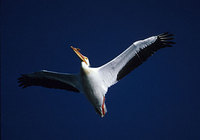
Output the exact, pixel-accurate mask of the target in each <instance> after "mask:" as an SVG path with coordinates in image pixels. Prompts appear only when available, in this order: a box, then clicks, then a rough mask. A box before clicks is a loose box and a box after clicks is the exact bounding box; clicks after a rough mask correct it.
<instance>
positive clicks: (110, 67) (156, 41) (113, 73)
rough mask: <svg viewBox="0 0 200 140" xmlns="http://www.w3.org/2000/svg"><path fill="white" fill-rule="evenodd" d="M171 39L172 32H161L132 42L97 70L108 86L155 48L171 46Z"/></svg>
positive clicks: (154, 50) (150, 53)
mask: <svg viewBox="0 0 200 140" xmlns="http://www.w3.org/2000/svg"><path fill="white" fill-rule="evenodd" d="M172 39H173V35H172V34H169V33H163V34H160V35H158V36H152V37H149V38H147V39H144V40H140V41H136V42H134V43H133V44H132V45H131V46H130V47H129V48H127V49H126V50H125V51H124V52H122V53H121V54H120V55H119V56H117V57H116V58H114V59H113V60H112V61H110V62H108V63H106V64H105V65H103V66H101V67H99V72H100V74H101V76H102V79H103V81H104V83H105V84H106V85H107V86H108V87H110V86H112V85H113V84H115V83H116V82H117V81H119V80H120V79H122V78H123V77H124V76H126V75H127V74H128V73H130V72H131V71H132V70H134V69H135V68H137V67H138V66H139V65H140V64H142V63H143V62H144V61H145V60H147V58H148V57H150V56H151V55H152V54H154V53H155V52H156V51H157V50H159V49H161V48H165V47H171V45H172V44H174V42H172V41H171V40H172Z"/></svg>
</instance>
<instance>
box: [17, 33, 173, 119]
mask: <svg viewBox="0 0 200 140" xmlns="http://www.w3.org/2000/svg"><path fill="white" fill-rule="evenodd" d="M172 40H173V34H169V33H163V34H160V35H157V36H152V37H149V38H147V39H144V40H140V41H136V42H134V43H133V44H132V45H131V46H130V47H128V48H127V49H126V50H125V51H124V52H122V53H121V54H120V55H118V56H117V57H116V58H114V59H113V60H111V61H110V62H108V63H106V64H104V65H102V66H100V67H90V62H89V59H88V58H87V57H86V56H84V55H83V54H81V53H80V49H78V48H75V47H73V46H71V48H72V49H73V51H74V52H75V53H76V54H77V56H78V57H79V58H80V60H81V69H80V73H78V74H69V73H58V72H52V71H47V70H42V71H39V72H34V73H31V74H22V75H21V77H20V78H18V82H19V86H21V87H23V88H26V87H29V86H43V87H46V88H55V89H64V90H69V91H73V92H80V93H84V94H85V96H86V97H87V99H88V100H89V101H90V103H91V104H92V105H93V107H94V109H95V110H96V112H97V113H98V114H99V115H100V116H101V117H104V115H105V114H106V112H107V109H106V104H105V95H106V93H107V91H108V88H109V87H111V86H112V85H114V84H116V83H117V82H118V81H119V80H121V79H122V78H123V77H124V76H126V75H127V74H129V73H130V72H131V71H132V70H134V69H135V68H137V67H138V66H139V65H140V64H142V63H143V62H144V61H145V60H147V58H148V57H150V56H151V55H152V54H154V52H156V51H157V50H159V49H161V48H165V47H172V44H174V42H173V41H172Z"/></svg>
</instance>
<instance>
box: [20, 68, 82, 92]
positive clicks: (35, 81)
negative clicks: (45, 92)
mask: <svg viewBox="0 0 200 140" xmlns="http://www.w3.org/2000/svg"><path fill="white" fill-rule="evenodd" d="M18 82H19V86H21V87H23V88H26V87H28V86H43V87H47V88H55V89H65V90H69V91H74V92H80V91H81V88H82V87H81V84H80V77H79V75H73V74H67V73H57V72H51V71H46V70H42V71H40V72H34V73H31V74H22V76H21V77H20V78H18Z"/></svg>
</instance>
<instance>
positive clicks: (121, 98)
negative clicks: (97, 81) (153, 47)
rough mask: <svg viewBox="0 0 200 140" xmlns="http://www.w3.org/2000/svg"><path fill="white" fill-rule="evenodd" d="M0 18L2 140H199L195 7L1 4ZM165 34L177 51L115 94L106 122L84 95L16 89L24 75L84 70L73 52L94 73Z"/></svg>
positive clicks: (109, 97) (16, 0) (155, 59)
mask: <svg viewBox="0 0 200 140" xmlns="http://www.w3.org/2000/svg"><path fill="white" fill-rule="evenodd" d="M1 15H2V16H1V22H2V27H1V31H2V32H1V128H2V130H1V132H2V135H1V137H2V140H46V139H48V140H80V139H86V140H94V139H95V140H110V139H114V140H121V139H126V140H129V139H131V140H199V139H200V133H199V132H200V101H199V100H200V90H199V83H200V80H199V79H200V74H199V71H200V63H199V60H200V59H199V51H200V39H199V35H200V2H199V1H198V0H166V1H162V0H123V1H122V0H113V1H100V0H99V1H95V0H93V1H92V0H91V1H88V0H82V1H81V0H70V1H69V0H57V1H55V0H2V1H1ZM166 31H169V32H171V33H173V34H174V35H175V42H176V45H174V47H173V48H165V49H162V50H160V51H158V52H157V53H156V54H155V55H153V56H152V57H150V58H149V59H148V60H147V61H146V62H145V63H143V64H142V65H141V66H139V67H138V68H137V69H136V70H134V71H133V72H132V73H130V74H129V75H128V76H127V77H125V78H124V79H123V80H122V81H120V82H119V83H117V84H116V85H114V86H113V87H111V88H110V89H109V91H108V93H107V94H106V104H107V109H108V113H107V114H106V116H105V117H104V118H100V117H99V115H98V114H96V112H95V110H94V109H93V107H92V105H91V104H90V103H89V102H88V101H87V99H86V98H85V97H84V95H83V94H78V93H73V92H68V91H64V90H56V89H46V88H42V87H29V88H26V89H21V88H19V87H18V84H17V78H18V77H19V76H20V74H23V73H31V72H35V71H40V70H42V69H46V70H51V71H57V72H68V73H78V72H79V70H80V60H79V58H78V57H77V56H76V55H75V53H74V52H73V51H72V50H71V48H70V45H74V47H78V48H81V52H82V53H83V54H84V55H86V56H88V58H89V59H90V63H91V66H94V67H95V66H101V65H102V64H104V63H106V62H108V61H110V60H111V59H112V58H114V57H116V56H117V55H118V54H120V53H121V52H122V51H123V50H125V49H126V48H127V47H129V46H130V45H131V44H132V43H133V42H134V41H137V40H140V39H145V38H147V37H150V36H153V35H157V34H160V33H163V32H166Z"/></svg>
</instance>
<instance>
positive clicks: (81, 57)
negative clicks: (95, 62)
mask: <svg viewBox="0 0 200 140" xmlns="http://www.w3.org/2000/svg"><path fill="white" fill-rule="evenodd" d="M71 48H72V50H73V51H74V52H75V53H76V54H77V55H78V57H79V58H80V59H81V61H82V62H84V63H85V64H86V65H87V66H90V62H89V59H88V58H87V57H86V56H84V55H82V54H81V53H80V49H79V48H74V47H73V46H71Z"/></svg>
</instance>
